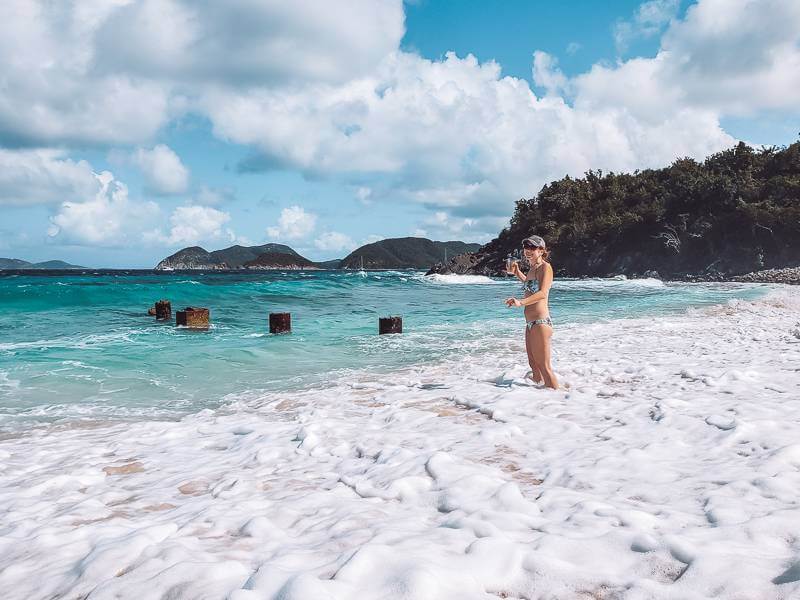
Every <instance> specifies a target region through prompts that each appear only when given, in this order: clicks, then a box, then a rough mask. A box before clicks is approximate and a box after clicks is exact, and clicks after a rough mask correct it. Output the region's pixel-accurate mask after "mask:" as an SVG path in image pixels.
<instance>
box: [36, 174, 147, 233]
mask: <svg viewBox="0 0 800 600" xmlns="http://www.w3.org/2000/svg"><path fill="white" fill-rule="evenodd" d="M96 179H97V181H98V183H99V190H98V191H97V193H96V194H95V196H94V198H92V199H89V200H86V201H84V202H64V203H62V204H61V206H60V207H59V209H58V212H57V213H56V214H55V215H54V216H52V217H51V218H50V227H49V229H48V232H47V233H48V235H49V236H50V237H51V238H53V239H55V240H57V241H59V242H62V243H65V244H76V245H89V246H125V245H127V244H130V243H132V242H138V241H140V240H141V239H142V232H143V231H145V230H146V229H147V228H148V226H150V225H151V224H152V223H153V222H154V220H155V219H157V218H158V215H159V212H160V210H159V206H158V205H157V204H156V203H155V202H134V201H131V200H130V199H129V198H128V188H127V186H125V184H124V183H122V182H121V181H117V180H116V179H114V175H113V174H112V173H110V172H108V171H103V172H102V173H99V174H98V175H96Z"/></svg>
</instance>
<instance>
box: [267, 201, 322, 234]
mask: <svg viewBox="0 0 800 600" xmlns="http://www.w3.org/2000/svg"><path fill="white" fill-rule="evenodd" d="M316 226H317V215H315V214H314V213H311V212H307V211H306V210H305V209H304V208H303V207H301V206H297V205H295V206H290V207H288V208H284V209H283V210H282V211H281V216H280V217H279V218H278V225H277V227H268V228H267V235H268V236H269V237H270V238H271V239H273V240H299V239H302V238H304V237H306V236H308V235H310V234H311V232H313V231H314V229H315V228H316Z"/></svg>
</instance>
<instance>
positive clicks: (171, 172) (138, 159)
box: [133, 144, 189, 196]
mask: <svg viewBox="0 0 800 600" xmlns="http://www.w3.org/2000/svg"><path fill="white" fill-rule="evenodd" d="M133 162H134V163H135V164H136V165H137V166H138V167H139V169H141V171H142V175H143V176H144V181H145V186H146V189H147V191H148V192H151V193H153V194H157V195H161V196H169V195H175V194H183V193H184V192H186V189H187V188H188V187H189V169H187V168H186V167H185V166H184V164H183V163H182V162H181V159H180V157H179V156H178V155H177V154H175V152H174V151H173V150H172V149H171V148H170V147H169V146H165V145H164V144H158V145H157V146H155V147H153V148H152V149H150V150H147V149H145V148H139V149H138V150H136V152H134V154H133Z"/></svg>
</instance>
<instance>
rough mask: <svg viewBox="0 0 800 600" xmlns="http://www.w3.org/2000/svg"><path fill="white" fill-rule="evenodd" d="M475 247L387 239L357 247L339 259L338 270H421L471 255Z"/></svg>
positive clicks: (455, 243) (418, 240)
mask: <svg viewBox="0 0 800 600" xmlns="http://www.w3.org/2000/svg"><path fill="white" fill-rule="evenodd" d="M478 248H480V245H479V244H468V243H465V242H458V241H452V242H434V241H431V240H429V239H426V238H418V237H404V238H389V239H385V240H380V241H379V242H373V243H371V244H366V245H365V246H361V247H360V248H357V249H356V250H354V251H353V252H351V253H350V254H348V255H347V256H346V257H344V258H343V259H342V262H341V264H340V267H339V268H341V269H359V268H361V267H362V266H363V267H364V268H366V269H424V268H427V267H429V266H430V265H432V264H433V263H435V262H440V261H442V260H443V259H444V258H445V256H447V257H451V256H455V255H457V254H462V253H464V252H474V251H476V250H477V249H478Z"/></svg>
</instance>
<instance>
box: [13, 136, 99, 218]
mask: <svg viewBox="0 0 800 600" xmlns="http://www.w3.org/2000/svg"><path fill="white" fill-rule="evenodd" d="M98 189H100V184H99V182H98V180H97V179H96V178H95V176H94V174H93V173H92V167H91V165H90V164H89V163H87V162H86V161H84V160H80V161H74V160H70V159H68V158H66V157H65V156H64V152H63V151H61V150H50V149H44V150H4V149H2V148H0V206H2V205H30V204H58V203H60V202H64V201H76V200H83V199H85V198H87V197H90V196H92V195H94V194H95V193H97V191H98Z"/></svg>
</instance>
